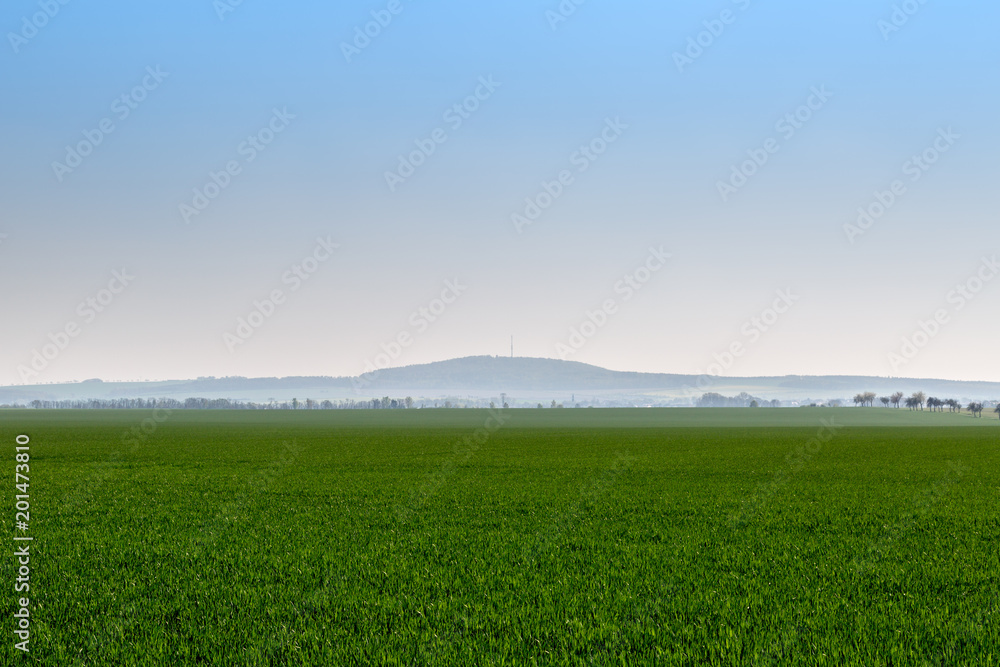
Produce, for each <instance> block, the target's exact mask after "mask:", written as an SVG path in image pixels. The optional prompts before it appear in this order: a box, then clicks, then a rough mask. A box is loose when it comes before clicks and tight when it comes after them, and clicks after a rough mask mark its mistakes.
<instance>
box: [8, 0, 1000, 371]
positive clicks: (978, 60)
mask: <svg viewBox="0 0 1000 667" xmlns="http://www.w3.org/2000/svg"><path fill="white" fill-rule="evenodd" d="M63 3H65V4H63ZM560 8H561V9H560ZM998 19H1000V5H998V4H997V3H995V2H986V1H985V0H978V1H973V0H949V2H942V1H939V0H926V1H925V2H922V3H921V2H919V1H918V0H907V2H902V3H900V2H896V3H893V2H891V1H889V0H885V1H880V0H865V1H863V2H862V1H860V0H841V1H840V2H836V3H832V2H828V3H812V2H808V3H804V2H792V1H791V0H770V1H768V2H765V1H764V0H737V1H735V2H734V1H731V0H715V1H712V2H673V3H663V2H638V1H637V2H614V3H612V2H602V1H600V0H587V1H585V2H582V3H581V4H579V5H577V4H575V3H574V2H572V0H565V1H564V2H563V3H562V5H560V3H559V2H558V1H557V0H549V1H521V2H506V3H468V2H457V1H439V2H419V1H413V0H399V1H398V2H396V1H390V0H379V1H378V2H352V3H343V2H337V3H330V2H311V1H307V2H300V3H279V2H273V1H272V2H267V1H265V0H244V1H243V2H241V3H238V4H237V3H236V2H235V0H232V2H228V1H226V0H219V1H218V2H215V3H213V2H212V0H198V1H187V2H169V3H168V2H160V3H146V2H130V3H121V2H107V3H93V2H91V3H86V2H81V1H80V0H68V1H67V0H43V1H42V2H38V1H37V0H35V1H28V0H10V1H9V2H6V3H4V6H3V8H2V9H0V27H2V29H3V32H4V33H5V39H4V44H3V45H2V47H0V67H2V72H3V104H2V106H0V128H2V138H3V143H2V159H0V188H2V194H3V199H2V201H3V215H2V217H0V280H2V282H3V285H4V290H3V311H2V312H3V326H2V328H0V353H2V354H0V359H2V363H0V383H2V384H16V383H20V382H22V381H27V382H31V383H35V382H56V381H65V380H74V379H77V380H82V379H86V378H91V377H101V378H104V379H121V380H126V379H166V378H186V377H195V376H206V375H215V376H224V375H246V376H272V375H278V376H284V375H354V374H358V373H360V372H362V371H363V370H365V369H366V365H367V364H369V363H371V364H380V363H381V364H384V363H390V364H391V365H395V366H398V365H405V364H411V363H422V362H427V361H434V360H440V359H447V358H451V357H457V356H465V355H474V354H497V355H505V354H509V345H510V342H509V341H510V336H511V335H513V336H514V346H515V350H514V351H515V354H516V355H518V356H538V357H559V356H563V357H565V358H567V359H574V360H579V361H584V362H588V363H593V364H598V365H601V366H605V367H609V368H613V369H620V370H641V371H656V372H678V373H699V372H706V371H707V370H709V369H710V364H712V363H713V362H715V363H716V366H715V367H714V368H713V369H712V370H710V371H709V372H715V373H721V374H723V375H783V374H871V375H896V376H911V377H928V376H933V377H942V378H953V379H982V380H997V379H1000V354H997V353H996V349H997V344H998V341H997V334H998V329H1000V327H998V324H1000V308H998V307H997V305H998V303H1000V279H998V280H992V278H993V274H994V273H996V271H997V269H996V268H993V267H992V264H991V263H992V260H991V258H993V257H994V256H995V253H997V251H998V250H1000V247H998V246H1000V243H998V241H1000V233H998V229H997V203H998V202H997V198H998V193H1000V188H998V187H997V185H996V179H997V175H998V167H997V162H996V160H997V156H998V155H1000V130H998V126H997V118H998V117H1000V114H998V95H1000V86H998V83H1000V80H998V79H1000V67H998V65H1000V57H998V56H1000V42H998V40H997V39H996V25H997V22H998ZM366 31H367V33H369V34H368V35H366V34H365V33H366ZM456 105H457V108H456ZM748 161H749V162H748ZM536 207H537V208H536ZM859 207H860V208H862V209H866V210H868V211H869V214H870V215H871V217H862V218H861V219H860V220H859V212H858V209H859ZM668 255H669V257H668ZM984 258H985V259H986V261H985V263H984ZM114 272H118V273H117V275H116V274H115V273H114ZM626 277H627V278H626ZM275 296H276V297H277V299H276V300H273V301H272V297H275ZM88 300H91V301H90V303H88ZM255 301H256V302H257V305H255ZM771 308H775V310H769V309H771ZM421 309H423V311H421ZM778 311H783V312H780V313H779V312H778ZM254 312H256V313H257V314H256V315H254V314H253V313H254ZM588 313H589V315H588ZM241 318H242V319H243V320H245V321H246V324H240V319H241ZM754 318H757V319H756V320H755V319H754ZM588 322H593V324H587V323H588ZM921 322H923V325H921ZM254 325H257V326H254ZM574 329H575V330H576V331H577V332H578V334H574V333H573V331H574ZM67 330H68V332H67ZM904 339H905V340H906V343H905V344H904ZM397 340H398V341H401V344H399V343H397V344H392V341H397ZM395 345H398V348H397V347H396V346H395ZM383 350H385V352H383ZM730 350H735V351H737V352H738V354H736V355H734V356H733V357H732V358H730V357H728V356H727V353H728V352H727V351H730ZM379 353H383V354H384V355H385V356H384V357H381V358H378V357H377V355H378V354H379ZM33 359H34V365H32V360H33Z"/></svg>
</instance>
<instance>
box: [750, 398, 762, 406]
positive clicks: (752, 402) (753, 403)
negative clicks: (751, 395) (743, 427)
mask: <svg viewBox="0 0 1000 667" xmlns="http://www.w3.org/2000/svg"><path fill="white" fill-rule="evenodd" d="M750 407H751V408H759V407H760V404H759V403H758V402H757V401H756V400H753V401H750Z"/></svg>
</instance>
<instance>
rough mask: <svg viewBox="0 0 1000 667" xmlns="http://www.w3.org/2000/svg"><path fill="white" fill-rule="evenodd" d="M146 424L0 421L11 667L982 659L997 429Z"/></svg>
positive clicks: (43, 414)
mask: <svg viewBox="0 0 1000 667" xmlns="http://www.w3.org/2000/svg"><path fill="white" fill-rule="evenodd" d="M158 416H159V417H160V418H164V417H166V418H165V420H164V421H162V422H156V421H154V420H153V419H152V413H150V412H143V411H80V412H68V411H67V412H60V411H13V410H8V411H3V412H0V430H2V432H3V433H2V436H3V438H4V440H5V441H7V442H8V443H9V445H10V447H9V452H10V455H9V456H7V457H6V459H5V463H4V465H5V466H6V467H7V475H6V478H7V479H9V480H10V481H9V484H10V485H11V487H12V486H13V465H14V461H13V442H14V436H15V435H16V434H17V433H28V434H29V435H30V436H31V438H32V442H31V473H30V477H31V487H30V490H31V503H32V510H31V511H32V530H31V532H32V534H33V535H34V536H35V541H34V543H33V545H32V550H33V559H32V568H33V571H32V583H31V585H32V590H31V597H32V614H33V625H32V640H31V653H30V654H29V656H27V657H25V656H21V655H15V653H16V652H15V651H14V650H13V647H12V645H13V639H11V635H10V634H8V642H7V645H6V646H4V647H3V649H2V655H4V656H5V657H4V663H5V664H15V662H14V661H15V660H17V661H18V663H21V662H24V663H29V664H39V665H73V664H77V665H174V664H176V665H188V664H227V665H230V664H231V665H237V664H238V665H319V664H323V665H327V664H329V665H353V664H399V665H411V664H455V665H469V664H487V665H532V664H552V665H563V664H565V665H570V664H595V665H598V664H599V665H604V664H665V665H696V664H698V665H700V664H709V665H712V664H714V665H772V664H773V665H788V664H792V665H795V664H799V665H841V664H857V665H962V664H968V665H995V664H997V663H998V660H1000V629H998V623H997V621H998V616H997V609H998V598H997V595H998V592H1000V574H998V573H1000V550H998V548H997V545H998V544H1000V495H998V494H1000V423H998V420H996V419H987V418H983V419H972V418H971V417H968V416H967V415H953V414H948V413H944V414H940V413H935V414H931V413H928V412H923V413H920V412H910V411H907V410H891V409H890V410H885V409H855V408H843V409H819V408H816V409H809V408H801V409H785V410H782V409H760V410H748V409H744V410H724V409H719V410H657V409H639V410H597V409H594V410H586V409H579V410H575V409H564V410H516V411H509V413H508V417H507V421H506V423H505V424H504V425H503V426H502V427H501V428H496V424H495V422H487V418H488V414H487V412H485V411H480V410H422V411H416V410H411V411H330V412H327V411H315V412H308V413H307V412H304V411H303V412H296V413H291V412H195V411H177V412H174V413H173V414H171V415H169V416H165V415H162V414H161V415H158ZM831 418H832V419H833V424H834V427H832V428H831V427H829V426H827V427H824V426H823V425H822V423H821V421H820V420H821V419H823V420H826V423H827V424H829V423H830V421H829V420H830V419H831ZM144 421H145V423H144ZM133 427H137V429H138V433H139V434H140V435H136V434H135V433H133V432H132V429H133ZM143 427H144V428H145V432H144V431H143ZM123 435H124V436H125V442H123ZM476 437H478V438H479V441H478V442H477V441H476V440H475V438H476ZM13 493H14V490H13V488H10V489H8V492H7V493H6V494H5V495H6V497H7V498H9V499H10V498H12V496H13ZM8 505H9V507H8V508H7V510H6V511H4V512H3V513H2V514H0V516H2V517H3V523H4V526H5V528H6V529H7V531H8V534H11V533H12V532H13V526H12V523H11V522H12V520H13V515H14V508H13V501H12V500H8ZM0 572H2V576H3V577H4V581H5V582H12V581H13V578H14V576H15V575H14V559H13V558H6V559H4V561H3V566H2V569H0ZM7 590H8V593H7V595H6V596H5V599H4V602H5V604H7V606H8V608H9V612H10V613H13V611H14V594H13V593H11V592H10V589H9V588H8V589H7ZM8 618H9V616H8Z"/></svg>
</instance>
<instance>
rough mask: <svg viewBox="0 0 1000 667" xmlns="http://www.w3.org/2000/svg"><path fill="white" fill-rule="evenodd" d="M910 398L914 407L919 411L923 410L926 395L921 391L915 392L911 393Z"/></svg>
mask: <svg viewBox="0 0 1000 667" xmlns="http://www.w3.org/2000/svg"><path fill="white" fill-rule="evenodd" d="M910 398H912V399H913V402H914V405H915V406H916V407H918V408H920V409H921V410H923V409H924V402H925V401H926V400H927V394H925V393H924V392H922V391H915V392H913V394H911V395H910Z"/></svg>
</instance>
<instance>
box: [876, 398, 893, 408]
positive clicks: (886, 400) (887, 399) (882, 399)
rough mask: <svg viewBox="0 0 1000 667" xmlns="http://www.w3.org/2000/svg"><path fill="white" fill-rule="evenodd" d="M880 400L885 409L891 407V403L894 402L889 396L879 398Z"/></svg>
mask: <svg viewBox="0 0 1000 667" xmlns="http://www.w3.org/2000/svg"><path fill="white" fill-rule="evenodd" d="M878 400H879V401H880V402H881V403H882V407H883V408H887V407H889V403H891V402H892V399H891V398H889V397H888V396H879V397H878Z"/></svg>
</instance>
